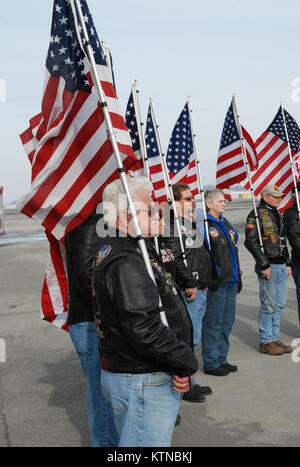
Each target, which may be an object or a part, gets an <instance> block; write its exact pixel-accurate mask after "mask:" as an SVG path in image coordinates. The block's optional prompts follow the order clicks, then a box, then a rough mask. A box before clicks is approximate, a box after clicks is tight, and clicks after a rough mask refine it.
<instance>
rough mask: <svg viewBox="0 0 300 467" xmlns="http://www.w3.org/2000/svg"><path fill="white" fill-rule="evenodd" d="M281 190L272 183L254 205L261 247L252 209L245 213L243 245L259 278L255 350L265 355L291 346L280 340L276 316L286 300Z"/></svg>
mask: <svg viewBox="0 0 300 467" xmlns="http://www.w3.org/2000/svg"><path fill="white" fill-rule="evenodd" d="M283 196H284V193H281V192H280V190H279V189H278V187H277V186H276V185H267V186H265V187H264V188H263V189H262V191H261V200H260V203H259V206H258V209H257V215H258V221H259V225H260V231H261V237H262V247H263V248H261V245H260V240H259V234H258V229H257V225H256V221H255V213H254V209H253V210H252V211H251V212H250V213H249V215H248V217H247V223H246V230H245V236H246V239H245V246H246V248H247V249H248V250H249V251H250V253H251V254H252V256H253V258H254V260H255V263H256V264H255V271H256V274H257V276H258V279H259V297H260V308H259V314H258V326H259V351H260V352H261V353H264V354H267V355H282V354H283V353H290V352H292V351H293V348H292V347H291V346H289V345H286V344H284V343H283V342H282V341H281V340H280V320H281V314H282V312H283V309H284V306H285V302H286V287H287V276H289V275H290V274H291V267H290V258H289V252H288V249H287V241H286V236H285V228H284V224H283V220H282V217H281V214H280V212H279V211H278V208H279V205H280V203H281V199H282V197H283Z"/></svg>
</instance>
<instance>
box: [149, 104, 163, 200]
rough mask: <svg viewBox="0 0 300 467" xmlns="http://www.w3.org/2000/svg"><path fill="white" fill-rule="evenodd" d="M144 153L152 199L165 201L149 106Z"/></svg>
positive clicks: (160, 165) (154, 127) (155, 134)
mask: <svg viewBox="0 0 300 467" xmlns="http://www.w3.org/2000/svg"><path fill="white" fill-rule="evenodd" d="M145 141H146V151H147V158H148V164H149V172H150V181H151V184H152V189H153V197H154V199H155V201H157V202H163V201H167V200H168V198H167V191H166V183H167V181H165V178H164V172H163V167H162V163H161V155H160V150H159V144H158V136H157V132H156V126H155V119H154V116H153V115H152V108H151V105H149V109H148V114H147V123H146V131H145Z"/></svg>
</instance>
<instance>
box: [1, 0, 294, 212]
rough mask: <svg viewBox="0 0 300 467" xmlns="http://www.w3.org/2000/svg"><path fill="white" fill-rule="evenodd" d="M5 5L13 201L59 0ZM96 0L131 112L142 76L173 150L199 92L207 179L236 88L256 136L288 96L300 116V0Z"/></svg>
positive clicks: (6, 165)
mask: <svg viewBox="0 0 300 467" xmlns="http://www.w3.org/2000/svg"><path fill="white" fill-rule="evenodd" d="M1 3H2V5H1V10H0V41H1V42H0V43H1V67H0V123H1V127H0V128H1V137H0V185H3V186H4V189H5V191H4V202H5V203H7V202H11V201H13V200H16V199H18V198H19V197H20V196H21V195H23V194H24V193H26V192H27V191H28V190H29V188H30V165H29V162H28V160H27V156H26V154H25V152H24V151H23V148H22V145H21V142H20V139H19V136H18V135H19V134H20V133H22V132H23V131H24V130H25V129H26V128H27V127H28V121H29V119H30V118H31V117H33V116H34V115H36V114H37V113H39V112H40V107H41V99H42V90H43V82H44V70H45V61H46V54H47V50H48V45H49V38H50V27H51V17H52V6H53V1H52V0H26V1H24V0H17V1H15V2H4V0H2V2H1ZM88 5H89V8H90V12H91V13H92V14H93V18H94V23H95V26H96V29H97V32H98V35H99V37H100V39H104V40H105V41H106V42H107V43H108V44H109V45H110V47H111V53H112V56H113V61H114V71H115V77H116V84H117V91H118V96H119V99H120V103H121V107H122V108H123V111H124V113H125V108H126V104H127V100H128V97H129V93H130V87H131V84H132V82H133V81H134V80H135V79H137V80H138V82H139V88H140V97H141V107H142V112H143V119H144V120H145V118H146V111H147V107H148V103H149V98H150V97H152V99H153V103H154V107H155V111H156V114H157V119H158V123H159V125H160V130H161V135H162V139H163V144H164V148H165V151H166V150H167V145H168V141H169V138H170V136H171V132H172V129H173V126H174V124H175V122H176V120H177V118H178V116H179V113H180V112H181V110H182V108H183V106H184V105H185V102H186V100H187V97H188V96H191V100H192V106H193V110H194V119H195V126H196V133H197V138H198V147H199V153H200V160H201V170H202V177H203V181H204V184H208V183H209V184H214V183H215V171H216V158H217V153H218V147H219V142H220V137H221V132H222V127H223V123H224V118H225V114H226V111H227V108H228V106H229V104H230V101H231V98H232V93H233V92H234V93H235V96H236V102H237V108H238V112H239V114H240V118H241V122H242V124H243V125H244V126H245V127H246V129H247V130H248V131H249V132H250V134H251V135H252V137H253V139H254V140H255V139H256V138H258V137H259V136H260V134H261V133H262V132H263V131H264V130H265V129H266V128H267V126H268V125H269V123H271V121H272V119H273V117H274V116H275V113H276V111H277V110H278V107H279V105H280V101H282V102H283V104H284V106H285V108H286V109H287V110H288V111H289V112H290V113H291V115H292V116H294V118H295V119H296V120H297V121H298V123H300V102H297V101H298V100H300V37H299V36H300V27H299V17H300V16H299V13H300V4H299V0H286V1H285V2H282V1H280V0H243V1H240V0H227V1H226V2H224V0H214V1H210V2H207V1H203V0H185V1H179V0H152V1H151V2H149V1H146V0H126V1H124V0H111V1H110V2H102V1H101V0H88ZM296 78H299V81H298V82H297V80H296ZM4 82H5V84H6V96H4V85H3V83H4ZM293 82H294V86H293V84H292V83H293ZM298 88H299V89H298ZM293 93H294V95H293ZM4 98H5V99H4ZM3 100H5V102H3Z"/></svg>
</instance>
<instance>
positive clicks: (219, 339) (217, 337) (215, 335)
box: [202, 283, 238, 370]
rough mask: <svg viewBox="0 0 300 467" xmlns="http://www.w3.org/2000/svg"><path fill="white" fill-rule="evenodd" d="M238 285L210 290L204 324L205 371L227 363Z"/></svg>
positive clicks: (203, 352)
mask: <svg viewBox="0 0 300 467" xmlns="http://www.w3.org/2000/svg"><path fill="white" fill-rule="evenodd" d="M237 288H238V286H237V283H236V284H233V285H231V286H229V287H219V288H218V289H217V290H216V291H215V292H212V291H211V290H208V292H207V297H206V312H205V315H204V317H203V323H202V357H203V366H204V369H205V370H212V369H214V368H217V367H218V366H220V365H223V364H224V363H226V362H227V355H228V352H229V336H230V334H231V330H232V326H233V324H234V321H235V312H236V295H237Z"/></svg>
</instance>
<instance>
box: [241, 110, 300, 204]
mask: <svg viewBox="0 0 300 467" xmlns="http://www.w3.org/2000/svg"><path fill="white" fill-rule="evenodd" d="M283 111H284V115H285V121H286V126H287V131H288V136H289V141H290V148H291V154H292V159H293V161H294V163H295V172H296V176H297V179H298V178H299V170H298V168H299V147H300V129H299V126H298V124H297V122H296V121H295V120H294V118H293V117H292V116H291V115H290V114H289V113H288V112H287V111H286V110H284V109H283ZM255 147H256V151H257V157H258V161H259V168H258V170H257V171H256V172H255V174H254V175H253V176H252V177H251V180H252V184H253V188H254V194H255V196H258V195H259V194H260V192H261V190H262V189H263V188H264V186H266V185H277V187H278V188H279V189H280V191H282V192H283V193H286V194H287V196H285V198H284V199H283V200H282V203H281V205H280V210H281V211H284V210H285V209H286V208H287V207H288V206H289V205H290V204H291V198H290V192H291V189H292V187H293V185H294V181H293V176H292V169H291V162H290V156H289V149H288V142H287V138H286V132H285V127H284V120H283V115H282V107H280V108H279V110H278V112H277V114H276V116H275V118H274V120H273V121H272V123H271V124H270V125H269V127H268V128H267V130H266V131H264V132H263V134H262V135H261V136H260V137H259V138H258V140H257V141H256V143H255ZM245 188H246V189H249V183H246V184H245Z"/></svg>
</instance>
